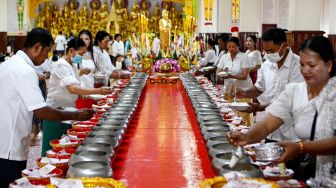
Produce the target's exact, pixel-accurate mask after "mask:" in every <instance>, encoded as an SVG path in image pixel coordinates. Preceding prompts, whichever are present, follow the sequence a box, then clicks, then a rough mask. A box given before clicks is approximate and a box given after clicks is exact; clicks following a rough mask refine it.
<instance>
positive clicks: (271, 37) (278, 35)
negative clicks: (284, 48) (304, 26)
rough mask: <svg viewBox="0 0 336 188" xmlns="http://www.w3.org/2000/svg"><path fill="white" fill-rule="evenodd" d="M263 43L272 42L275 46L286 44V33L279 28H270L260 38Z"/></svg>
mask: <svg viewBox="0 0 336 188" xmlns="http://www.w3.org/2000/svg"><path fill="white" fill-rule="evenodd" d="M261 39H262V40H263V41H264V42H268V41H272V42H273V43H274V44H276V45H281V44H282V43H284V42H287V37H286V32H285V30H284V29H281V28H271V29H268V30H267V31H265V32H264V33H263V35H262V37H261Z"/></svg>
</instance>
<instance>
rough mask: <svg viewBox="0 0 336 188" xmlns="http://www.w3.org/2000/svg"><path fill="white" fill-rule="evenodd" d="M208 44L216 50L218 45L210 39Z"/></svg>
mask: <svg viewBox="0 0 336 188" xmlns="http://www.w3.org/2000/svg"><path fill="white" fill-rule="evenodd" d="M207 44H209V45H210V46H211V47H212V48H214V49H215V45H216V43H215V41H213V40H212V39H208V41H207Z"/></svg>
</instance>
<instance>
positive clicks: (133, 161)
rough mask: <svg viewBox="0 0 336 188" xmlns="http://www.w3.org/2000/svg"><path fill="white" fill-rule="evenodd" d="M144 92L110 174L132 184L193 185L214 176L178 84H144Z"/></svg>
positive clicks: (162, 187)
mask: <svg viewBox="0 0 336 188" xmlns="http://www.w3.org/2000/svg"><path fill="white" fill-rule="evenodd" d="M143 92H144V93H143V95H142V97H141V101H140V103H139V106H138V109H137V111H136V113H135V115H134V117H133V119H132V122H131V123H130V126H129V128H128V130H127V132H126V135H125V138H124V140H123V142H122V144H121V146H120V148H119V151H118V152H117V153H118V154H117V156H116V158H115V159H114V161H113V171H114V178H116V179H121V180H125V181H126V182H127V184H128V187H130V188H133V187H137V188H149V187H160V188H168V187H169V188H175V187H176V188H182V187H188V188H189V187H190V188H195V187H198V183H199V181H201V180H202V179H204V178H212V177H214V176H215V174H214V171H213V169H212V168H211V161H210V159H209V157H208V154H207V149H206V145H205V143H204V141H203V138H202V135H201V132H200V130H199V127H198V123H197V120H196V116H195V114H194V110H193V108H192V105H191V103H190V101H189V99H188V96H187V95H186V92H185V90H184V88H183V86H182V84H181V83H180V82H178V83H177V84H150V83H147V86H146V87H145V89H144V91H143Z"/></svg>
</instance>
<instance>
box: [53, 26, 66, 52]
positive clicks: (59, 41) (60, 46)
mask: <svg viewBox="0 0 336 188" xmlns="http://www.w3.org/2000/svg"><path fill="white" fill-rule="evenodd" d="M55 43H56V51H57V54H58V55H59V56H62V55H63V54H64V51H65V48H66V44H67V40H66V38H65V36H64V35H63V34H62V31H59V33H58V35H57V36H56V39H55Z"/></svg>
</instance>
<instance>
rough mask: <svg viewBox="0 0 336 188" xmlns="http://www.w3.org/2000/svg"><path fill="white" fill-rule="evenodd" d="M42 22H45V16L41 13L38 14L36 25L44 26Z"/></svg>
mask: <svg viewBox="0 0 336 188" xmlns="http://www.w3.org/2000/svg"><path fill="white" fill-rule="evenodd" d="M44 22H45V17H44V15H43V14H40V15H39V17H38V18H37V22H36V27H40V28H46V26H45V24H44Z"/></svg>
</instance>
